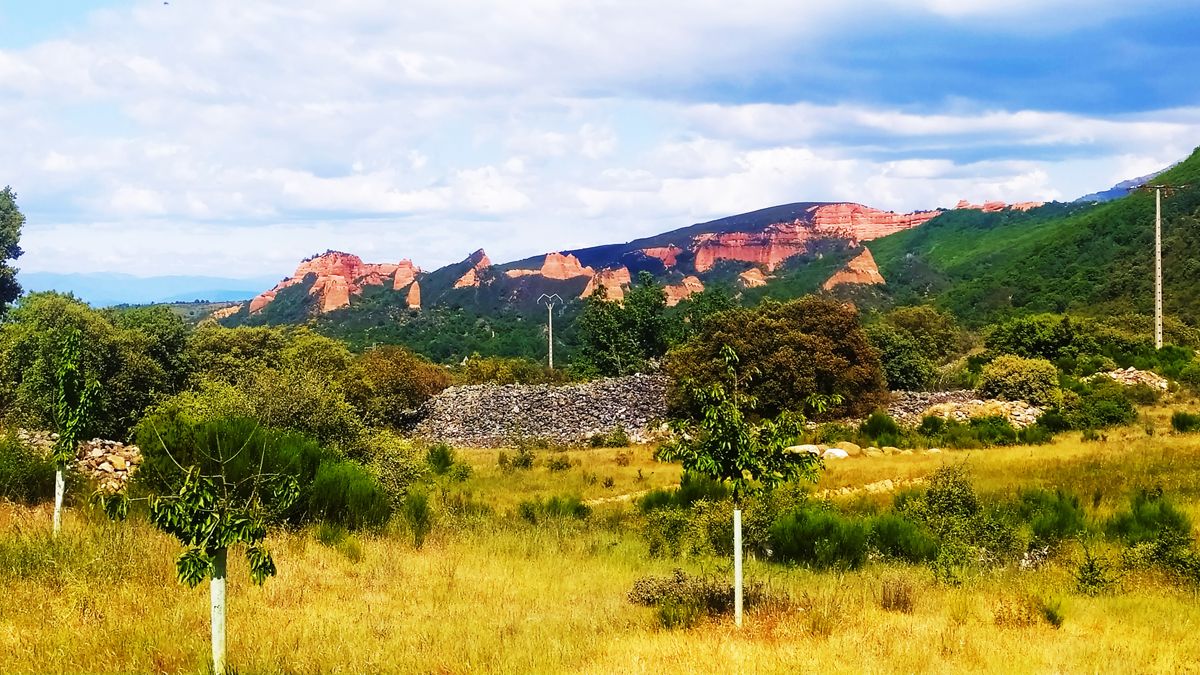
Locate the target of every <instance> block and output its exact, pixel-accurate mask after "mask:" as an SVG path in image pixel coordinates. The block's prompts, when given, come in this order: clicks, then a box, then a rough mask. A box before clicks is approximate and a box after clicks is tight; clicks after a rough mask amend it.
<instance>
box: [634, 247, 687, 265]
mask: <svg viewBox="0 0 1200 675" xmlns="http://www.w3.org/2000/svg"><path fill="white" fill-rule="evenodd" d="M642 253H645V254H646V255H648V256H650V257H651V258H658V259H659V260H661V261H662V264H663V266H664V267H674V266H675V257H676V256H678V255H679V254H680V253H683V249H681V248H679V247H678V246H676V245H674V244H671V245H670V246H655V247H651V248H644V249H642Z"/></svg>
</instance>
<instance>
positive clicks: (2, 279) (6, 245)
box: [0, 186, 25, 315]
mask: <svg viewBox="0 0 1200 675" xmlns="http://www.w3.org/2000/svg"><path fill="white" fill-rule="evenodd" d="M24 224H25V216H24V215H23V214H22V213H21V210H20V209H19V208H17V193H16V192H13V189H12V188H11V187H8V186H5V187H4V189H3V190H0V315H3V314H4V312H5V310H6V309H7V308H8V305H9V304H11V303H12V302H13V301H14V300H16V299H17V298H18V297H20V296H21V285H20V284H18V283H17V270H16V269H15V268H14V267H12V266H11V264H10V263H11V262H12V261H13V260H16V259H17V258H20V257H21V253H22V251H21V247H20V246H19V245H18V244H19V243H20V241H21V226H23V225H24Z"/></svg>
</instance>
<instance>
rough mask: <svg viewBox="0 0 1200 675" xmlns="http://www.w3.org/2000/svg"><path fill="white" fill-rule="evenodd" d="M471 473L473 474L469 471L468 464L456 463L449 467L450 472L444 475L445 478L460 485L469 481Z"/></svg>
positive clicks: (469, 466)
mask: <svg viewBox="0 0 1200 675" xmlns="http://www.w3.org/2000/svg"><path fill="white" fill-rule="evenodd" d="M472 473H474V471H473V470H472V469H471V465H470V464H463V463H462V462H456V463H455V464H454V466H452V467H450V471H449V472H447V473H446V477H447V478H449V479H450V480H452V481H455V482H458V483H461V482H463V481H465V480H467V479H469V478H470V477H471V474H472Z"/></svg>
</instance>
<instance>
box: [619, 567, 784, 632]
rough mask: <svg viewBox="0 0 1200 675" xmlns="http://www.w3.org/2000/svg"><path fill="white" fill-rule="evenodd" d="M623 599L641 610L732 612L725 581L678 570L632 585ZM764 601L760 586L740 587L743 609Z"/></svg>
mask: <svg viewBox="0 0 1200 675" xmlns="http://www.w3.org/2000/svg"><path fill="white" fill-rule="evenodd" d="M626 597H627V598H628V599H629V602H631V603H633V604H635V605H641V606H643V607H662V606H663V605H664V604H666V603H671V604H672V605H673V606H674V607H675V608H676V609H680V608H685V607H691V608H694V609H696V610H698V611H700V612H703V613H705V614H709V615H712V616H719V615H722V614H728V613H730V612H732V611H733V603H734V597H733V587H732V586H730V585H729V583H728V582H727V581H726V580H725V579H716V578H713V577H699V576H692V575H690V574H687V573H686V572H684V571H683V570H681V569H676V570H675V571H674V572H673V573H672V574H671V576H666V577H660V576H653V575H651V576H645V577H642V578H640V579H638V580H637V581H634V582H633V588H632V589H630V591H629V594H628V595H627V596H626ZM764 597H765V592H764V590H763V585H762V584H761V583H753V582H751V583H746V584H744V586H743V589H742V602H743V605H744V606H745V607H747V608H750V607H754V606H755V605H757V604H759V603H760V602H761V601H762V600H763V599H764ZM661 616H662V614H661V613H660V617H661ZM667 627H670V626H667Z"/></svg>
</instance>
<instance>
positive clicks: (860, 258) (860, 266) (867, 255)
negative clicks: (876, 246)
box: [821, 246, 885, 291]
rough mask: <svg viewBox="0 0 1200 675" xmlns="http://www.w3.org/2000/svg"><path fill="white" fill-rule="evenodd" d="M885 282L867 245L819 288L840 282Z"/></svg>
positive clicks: (833, 285) (832, 285)
mask: <svg viewBox="0 0 1200 675" xmlns="http://www.w3.org/2000/svg"><path fill="white" fill-rule="evenodd" d="M883 283H885V282H884V280H883V275H882V274H880V273H879V266H878V265H876V264H875V256H873V255H871V251H870V250H868V249H867V247H865V246H864V247H863V250H862V253H859V254H858V255H856V256H854V259H852V260H851V261H850V262H848V263H846V266H845V267H843V268H842V269H840V270H838V271H837V272H835V273H834V275H833V276H831V277H829V279H827V280H826V281H825V283H824V284H822V285H821V288H824V289H825V290H827V291H828V290H830V289H831V288H833V287H835V286H840V285H842V284H871V285H878V284H883Z"/></svg>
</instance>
